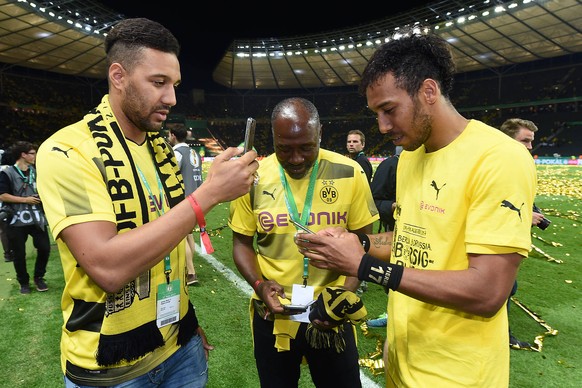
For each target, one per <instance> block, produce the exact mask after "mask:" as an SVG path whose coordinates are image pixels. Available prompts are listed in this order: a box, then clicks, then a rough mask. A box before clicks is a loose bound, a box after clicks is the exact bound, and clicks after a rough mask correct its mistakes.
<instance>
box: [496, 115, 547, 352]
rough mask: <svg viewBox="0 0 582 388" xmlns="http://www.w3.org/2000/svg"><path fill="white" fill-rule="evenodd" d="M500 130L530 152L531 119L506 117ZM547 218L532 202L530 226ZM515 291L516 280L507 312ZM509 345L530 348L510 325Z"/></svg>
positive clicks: (536, 224)
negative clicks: (517, 336)
mask: <svg viewBox="0 0 582 388" xmlns="http://www.w3.org/2000/svg"><path fill="white" fill-rule="evenodd" d="M499 129H500V130H501V132H503V133H505V134H506V135H508V136H509V137H511V138H513V139H515V140H517V141H518V142H520V143H521V144H523V145H524V146H525V148H527V149H528V150H529V151H530V152H531V151H532V149H533V141H534V139H535V133H536V132H537V131H538V127H537V125H535V124H534V123H533V121H530V120H525V119H520V118H511V119H507V120H505V121H504V122H503V124H501V127H500V128H499ZM545 222H547V219H546V218H545V217H544V215H543V213H542V212H541V210H540V209H539V208H538V207H537V206H536V205H535V204H534V206H533V214H532V226H540V225H541V226H540V228H541V229H542V230H545V229H546V227H547V226H545V225H546V224H545ZM516 292H517V280H515V283H514V284H513V288H512V289H511V293H510V294H509V299H508V300H507V312H508V314H509V306H510V305H511V297H512V296H514V295H515V293H516ZM509 346H510V347H511V348H512V349H530V348H531V344H530V343H529V342H526V341H520V340H518V339H517V338H516V337H515V336H514V335H513V334H512V332H511V327H510V328H509Z"/></svg>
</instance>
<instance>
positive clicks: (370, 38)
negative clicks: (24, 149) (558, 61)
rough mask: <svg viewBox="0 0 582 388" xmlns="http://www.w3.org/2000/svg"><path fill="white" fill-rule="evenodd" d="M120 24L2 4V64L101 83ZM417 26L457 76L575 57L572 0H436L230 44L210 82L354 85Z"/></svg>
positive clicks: (579, 32)
mask: <svg viewBox="0 0 582 388" xmlns="http://www.w3.org/2000/svg"><path fill="white" fill-rule="evenodd" d="M123 18H124V16H123V15H122V14H120V13H117V12H115V11H112V10H111V9H109V8H106V7H104V6H102V5H100V4H99V3H97V2H95V1H92V0H83V1H81V0H73V1H71V0H53V1H38V2H33V1H31V0H0V62H3V63H4V64H6V65H7V66H6V65H5V66H3V68H4V69H5V68H7V67H9V66H11V65H17V66H22V67H28V68H34V69H39V70H45V71H51V72H56V73H61V74H68V75H76V76H82V77H92V78H104V75H105V54H104V51H103V46H102V43H103V39H104V36H105V35H104V34H106V33H107V31H108V30H109V29H110V28H111V27H112V26H114V25H115V23H117V22H118V21H120V20H122V19H123ZM418 26H426V27H428V28H430V29H432V30H434V31H435V32H436V33H437V34H439V35H440V36H442V37H443V38H445V39H447V40H448V41H449V42H450V43H451V45H452V47H453V51H454V54H455V56H456V62H457V65H458V70H459V72H468V71H473V70H481V69H487V68H489V69H495V68H498V67H501V66H506V65H511V64H518V63H523V62H530V61H535V60H539V59H546V58H553V57H558V56H564V55H568V54H573V53H578V52H582V6H581V3H580V1H579V0H519V1H490V0H487V1H482V0H481V1H478V0H472V1H468V0H465V1H461V0H459V1H438V2H434V3H430V4H428V5H426V6H423V7H419V8H416V9H414V10H411V11H407V12H405V13H401V14H397V15H394V16H390V17H387V18H385V19H382V20H377V21H375V22H371V23H366V24H363V25H360V26H358V27H350V28H347V29H338V30H333V31H328V32H321V33H317V34H309V35H303V36H296V37H291V38H265V39H251V40H235V41H233V43H232V44H231V45H230V47H229V48H228V49H227V50H226V52H225V53H224V55H223V57H222V59H221V60H220V62H219V63H218V65H217V66H216V68H215V70H214V72H213V79H214V81H215V82H216V83H218V84H220V85H222V86H225V87H227V88H230V89H242V90H252V89H269V90H273V89H298V88H303V89H314V88H324V87H334V86H355V85H357V84H358V83H359V80H360V75H361V73H362V71H363V69H364V67H365V64H366V63H367V61H368V59H369V58H370V56H371V55H372V53H373V52H374V50H375V48H376V47H377V46H378V45H379V44H381V43H382V42H384V41H385V40H386V39H393V38H395V34H396V35H397V34H398V31H399V30H400V29H402V28H404V27H418Z"/></svg>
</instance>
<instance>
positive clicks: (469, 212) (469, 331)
mask: <svg viewBox="0 0 582 388" xmlns="http://www.w3.org/2000/svg"><path fill="white" fill-rule="evenodd" d="M396 187H397V198H396V200H397V203H398V209H397V211H396V212H395V217H396V226H395V230H394V241H393V247H392V257H391V260H390V261H391V262H392V263H398V264H400V265H404V266H405V267H412V268H418V269H423V270H464V269H466V268H467V267H468V263H469V260H468V256H467V254H468V253H475V254H502V253H510V252H518V253H519V254H520V255H522V256H525V257H527V254H528V251H529V249H530V247H531V236H530V228H531V218H532V212H531V209H532V205H533V200H534V196H535V190H536V172H535V166H534V163H533V160H532V158H531V156H530V155H529V153H528V152H527V150H526V148H525V147H523V145H522V144H519V143H518V142H516V141H515V140H513V139H511V138H510V137H508V136H507V135H505V134H503V133H502V132H500V131H498V130H496V129H495V128H492V127H489V126H487V125H485V124H483V123H481V122H479V121H474V120H473V121H470V123H469V125H468V126H467V128H466V129H465V130H464V131H463V132H462V133H461V135H460V136H459V137H458V138H457V139H455V140H454V141H453V142H452V143H451V144H449V145H448V146H446V147H444V148H442V149H440V150H438V151H436V152H432V153H428V154H427V153H426V152H425V149H424V147H420V148H419V149H417V150H415V151H413V152H403V153H402V155H401V156H400V161H399V163H398V172H397V183H396ZM388 317H389V318H388V328H387V332H388V335H387V338H388V343H389V351H388V362H387V365H386V368H387V373H386V380H387V386H396V387H487V388H490V387H506V386H508V384H509V346H508V343H509V338H508V323H507V309H506V308H505V307H503V308H501V309H500V310H499V311H498V312H497V314H496V315H495V316H494V317H492V318H483V317H480V316H476V315H471V314H467V313H462V312H460V311H458V310H454V309H449V308H444V307H439V306H435V305H432V304H430V303H424V302H421V301H418V300H416V299H414V298H411V297H408V296H406V295H403V294H401V293H399V292H390V295H389V298H388Z"/></svg>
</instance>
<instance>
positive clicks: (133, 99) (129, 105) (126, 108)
mask: <svg viewBox="0 0 582 388" xmlns="http://www.w3.org/2000/svg"><path fill="white" fill-rule="evenodd" d="M122 109H123V113H125V115H126V116H127V118H128V120H129V121H131V122H132V124H133V125H135V126H136V127H137V128H139V130H141V131H142V132H159V131H160V130H161V129H162V124H163V123H155V122H152V121H151V120H150V118H149V116H150V114H151V113H152V112H149V109H148V108H147V104H146V102H145V101H144V99H143V97H142V94H141V93H139V91H138V90H137V89H136V88H135V87H134V86H133V85H132V84H131V83H130V84H129V85H128V86H127V89H126V91H125V97H124V99H123V105H122ZM154 111H155V110H154ZM144 112H148V113H147V114H144Z"/></svg>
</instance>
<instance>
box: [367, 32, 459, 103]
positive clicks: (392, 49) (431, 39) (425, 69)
mask: <svg viewBox="0 0 582 388" xmlns="http://www.w3.org/2000/svg"><path fill="white" fill-rule="evenodd" d="M420 30H422V28H420ZM400 34H401V35H404V36H399V37H393V38H392V39H390V40H389V41H388V42H386V43H384V44H383V45H381V46H380V47H379V48H378V50H376V51H375V52H374V54H372V57H371V58H370V60H369V62H368V64H367V65H366V68H365V69H364V72H363V74H362V79H361V82H360V87H359V91H360V93H361V94H362V95H365V94H366V89H368V87H370V86H371V85H372V84H374V83H377V82H378V81H380V79H381V78H382V77H383V76H384V75H386V74H388V73H392V75H393V76H394V79H395V82H396V86H397V87H399V88H401V89H404V90H406V92H407V93H408V95H409V96H411V97H413V96H414V95H415V94H416V93H417V92H418V90H419V89H420V86H421V85H422V83H423V82H424V80H425V79H427V78H431V79H433V80H435V81H437V82H438V84H439V86H440V88H441V94H442V95H443V96H444V97H445V98H446V99H449V95H450V93H451V90H452V89H453V80H454V75H455V72H456V67H455V62H454V60H453V55H452V52H451V49H450V46H449V44H448V43H447V42H446V41H445V40H444V39H442V38H440V37H439V36H437V35H435V34H433V33H426V34H424V33H419V32H415V31H413V30H410V31H400Z"/></svg>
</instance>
